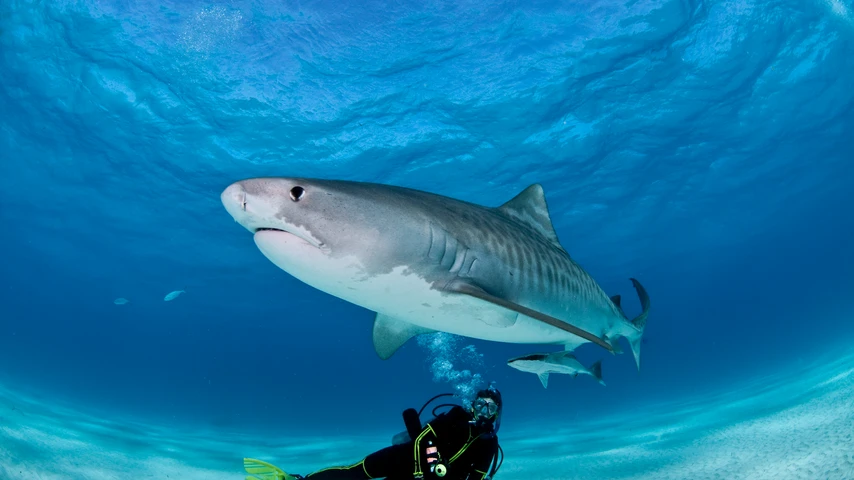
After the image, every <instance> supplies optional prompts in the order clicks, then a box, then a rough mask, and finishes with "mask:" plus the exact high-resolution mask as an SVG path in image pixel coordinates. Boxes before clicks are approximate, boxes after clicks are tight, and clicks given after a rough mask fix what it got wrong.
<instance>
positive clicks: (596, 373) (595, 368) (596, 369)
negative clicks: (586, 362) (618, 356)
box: [588, 360, 605, 387]
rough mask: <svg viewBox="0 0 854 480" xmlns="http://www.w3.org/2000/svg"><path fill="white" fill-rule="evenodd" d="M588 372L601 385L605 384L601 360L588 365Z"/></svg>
mask: <svg viewBox="0 0 854 480" xmlns="http://www.w3.org/2000/svg"><path fill="white" fill-rule="evenodd" d="M588 370H590V373H591V374H592V375H593V378H595V379H596V381H597V382H599V383H600V384H601V385H602V386H603V387H604V386H605V381H604V380H602V360H599V361H598V362H596V363H594V364H593V365H590V368H589V369H588Z"/></svg>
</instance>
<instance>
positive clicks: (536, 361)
mask: <svg viewBox="0 0 854 480" xmlns="http://www.w3.org/2000/svg"><path fill="white" fill-rule="evenodd" d="M548 360H549V356H548V354H545V353H532V354H530V355H523V356H521V357H516V358H511V359H510V360H507V365H508V366H510V367H513V368H515V369H516V370H519V371H522V372H528V373H539V372H540V371H542V370H543V367H544V365H545V364H546V363H547V361H548Z"/></svg>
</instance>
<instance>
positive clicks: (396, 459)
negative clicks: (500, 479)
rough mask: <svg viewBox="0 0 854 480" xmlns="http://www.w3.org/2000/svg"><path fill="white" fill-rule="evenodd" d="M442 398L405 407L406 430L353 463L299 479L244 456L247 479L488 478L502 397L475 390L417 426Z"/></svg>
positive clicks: (495, 464)
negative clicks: (468, 401)
mask: <svg viewBox="0 0 854 480" xmlns="http://www.w3.org/2000/svg"><path fill="white" fill-rule="evenodd" d="M443 396H453V394H452V393H443V394H440V395H436V396H435V397H433V398H431V399H430V400H428V401H427V403H425V404H424V406H423V407H421V411H419V412H416V411H415V409H414V408H409V409H406V410H405V411H404V412H403V420H404V424H405V425H406V431H405V432H401V433H399V434H397V435H395V437H394V439H393V441H392V443H393V445H392V446H390V447H386V448H383V449H382V450H379V451H376V452H374V453H371V454H370V455H368V456H366V457H365V458H363V459H362V460H360V461H359V462H358V463H355V464H353V465H349V466H342V467H330V468H324V469H322V470H318V471H316V472H314V473H311V474H308V475H306V476H302V475H294V474H288V473H285V472H284V471H282V470H281V469H280V468H278V467H276V466H274V465H271V464H269V463H266V462H263V461H261V460H255V459H252V458H244V459H243V466H244V468H245V469H246V471H247V472H248V473H250V474H251V475H250V476H247V477H246V480H303V479H305V480H365V479H369V478H385V479H386V480H413V479H429V480H435V479H443V480H488V479H491V478H492V477H494V476H495V473H496V472H497V471H498V469H499V468H500V467H501V463H502V462H503V461H504V454H503V451H502V450H501V447H500V446H499V445H498V435H497V433H498V428H499V427H500V426H501V413H502V410H503V406H502V404H501V393H500V392H499V391H498V390H496V389H495V388H493V387H492V386H490V387H489V388H487V389H484V390H480V391H479V392H477V395H476V396H475V398H474V400H473V401H472V403H471V406H470V407H468V408H463V407H462V406H460V405H456V404H448V403H446V404H441V405H438V406H436V407H435V408H433V412H432V413H433V416H434V417H435V418H433V420H431V421H430V422H428V423H427V425H424V426H423V427H422V426H421V418H420V417H421V412H423V411H424V409H425V408H426V407H427V405H429V404H430V403H431V402H432V401H433V400H435V399H437V398H439V397H443ZM442 407H451V409H450V410H448V411H446V412H443V413H440V414H438V415H437V414H436V410H438V409H439V408H442ZM499 452H500V453H501V455H500V458H501V459H500V461H499Z"/></svg>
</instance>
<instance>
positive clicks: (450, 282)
mask: <svg viewBox="0 0 854 480" xmlns="http://www.w3.org/2000/svg"><path fill="white" fill-rule="evenodd" d="M221 200H222V203H223V205H224V206H225V208H226V210H227V211H228V213H229V214H231V216H232V217H233V218H234V220H235V221H237V222H238V223H240V224H241V225H242V226H243V227H245V228H246V229H247V230H249V231H250V232H252V233H253V234H254V237H255V244H256V245H257V246H258V248H259V249H260V250H261V252H262V253H263V254H264V255H265V256H266V257H267V258H268V259H269V260H270V261H271V262H273V263H274V264H275V265H277V266H278V267H279V268H281V269H283V270H285V271H286V272H288V273H290V274H291V275H293V276H294V277H296V278H297V279H299V280H301V281H303V282H305V283H307V284H309V285H311V286H313V287H315V288H317V289H320V290H322V291H324V292H326V293H329V294H331V295H335V296H336V297H339V298H342V299H344V300H346V301H348V302H351V303H354V304H356V305H359V306H362V307H364V308H367V309H369V310H372V311H374V312H377V315H376V318H375V320H374V327H373V341H374V348H375V349H376V352H377V354H378V355H379V356H380V358H383V359H386V358H389V357H391V355H392V354H393V353H394V352H395V351H396V350H397V349H398V348H399V347H400V346H401V345H403V344H404V343H405V342H406V341H407V340H409V339H410V338H412V337H413V336H415V335H418V334H423V333H430V332H434V331H443V332H448V333H452V334H456V335H462V336H467V337H472V338H478V339H482V340H490V341H497V342H510V343H532V344H553V345H564V346H565V348H566V350H568V351H572V350H573V349H575V348H576V347H578V346H579V345H581V344H583V343H586V342H594V343H596V344H598V345H600V346H602V347H603V348H606V349H608V350H609V351H613V348H612V345H611V344H612V343H614V342H616V341H617V340H618V339H619V338H620V337H626V338H627V339H628V341H629V344H630V345H631V348H632V351H633V353H634V356H635V361H636V362H637V365H638V368H640V344H641V337H642V335H643V331H644V326H645V324H646V318H647V315H648V313H649V297H648V296H647V294H646V291H645V290H644V289H643V287H642V286H641V285H640V283H638V282H637V280H634V279H632V283H633V284H634V286H635V289H636V290H637V293H638V295H639V297H640V300H641V306H642V308H643V313H641V314H640V315H639V316H638V317H637V318H635V319H634V320H631V321H629V320H628V319H627V317H626V315H625V314H624V313H623V311H622V309H621V308H620V306H619V304H618V302H615V301H612V300H611V299H610V298H608V296H607V295H606V294H605V292H603V291H602V289H601V288H600V287H599V285H597V284H596V282H595V281H594V280H593V279H592V278H590V276H589V275H588V274H587V273H586V272H585V271H584V270H583V269H582V268H581V267H580V266H579V265H578V264H576V263H575V262H574V261H573V260H572V259H571V258H570V257H569V254H567V253H566V251H565V250H564V249H563V247H562V246H561V244H560V242H559V241H558V238H557V235H556V234H555V231H554V228H553V227H552V223H551V219H550V218H549V213H548V207H547V206H546V200H545V197H544V195H543V189H542V187H541V186H540V185H537V184H535V185H531V186H530V187H528V188H527V189H525V190H524V191H522V192H521V193H520V194H519V195H517V196H516V197H515V198H513V199H512V200H510V201H508V202H507V203H505V204H504V205H501V206H500V207H497V208H490V207H484V206H480V205H476V204H472V203H468V202H464V201H460V200H455V199H452V198H448V197H444V196H440V195H435V194H432V193H427V192H423V191H419V190H413V189H407V188H401V187H394V186H390V185H381V184H373V183H361V182H350V181H339V180H321V179H308V178H282V177H274V178H252V179H247V180H242V181H239V182H236V183H233V184H232V185H230V186H229V187H228V188H226V189H225V190H224V191H223V192H222V194H221ZM615 298H617V297H615Z"/></svg>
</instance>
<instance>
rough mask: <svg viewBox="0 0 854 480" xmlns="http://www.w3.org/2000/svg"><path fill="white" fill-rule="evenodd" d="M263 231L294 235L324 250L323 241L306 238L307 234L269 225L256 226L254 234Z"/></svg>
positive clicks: (262, 233) (262, 232)
mask: <svg viewBox="0 0 854 480" xmlns="http://www.w3.org/2000/svg"><path fill="white" fill-rule="evenodd" d="M264 232H271V234H273V235H282V234H284V235H290V236H293V237H296V238H298V239H300V240H302V241H303V242H305V243H307V244H309V245H311V246H312V247H315V248H317V249H320V250H324V247H325V246H326V244H324V243H323V242H320V241H318V240H315V239H313V238H310V237H309V238H306V237H307V236H303V235H300V234H298V233H294V232H292V231H290V230H284V229H281V228H271V227H262V228H256V229H255V233H254V234H255V235H258V234H261V235H264Z"/></svg>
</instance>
